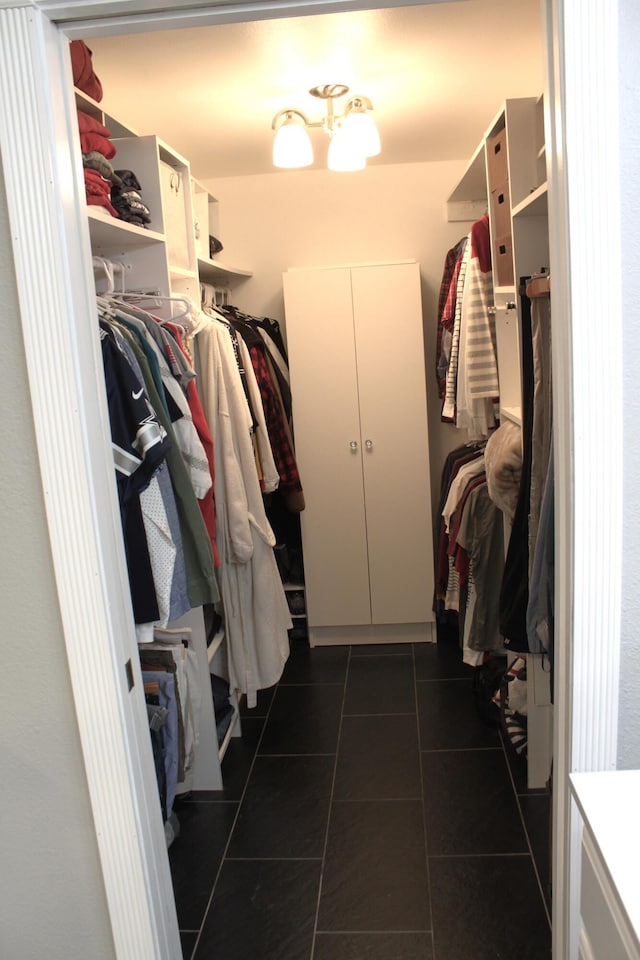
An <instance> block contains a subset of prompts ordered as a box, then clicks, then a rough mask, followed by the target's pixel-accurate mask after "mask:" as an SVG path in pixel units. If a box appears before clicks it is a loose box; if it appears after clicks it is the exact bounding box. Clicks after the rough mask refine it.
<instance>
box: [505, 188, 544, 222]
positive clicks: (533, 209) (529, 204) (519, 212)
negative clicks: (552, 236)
mask: <svg viewBox="0 0 640 960" xmlns="http://www.w3.org/2000/svg"><path fill="white" fill-rule="evenodd" d="M548 207H549V204H548V196H547V183H546V181H545V182H544V183H541V184H540V186H539V187H536V189H535V190H532V191H531V193H530V194H529V196H528V197H525V198H524V200H521V201H520V203H519V204H517V206H515V207H514V208H513V211H512V216H514V217H544V216H546V215H547V213H548Z"/></svg>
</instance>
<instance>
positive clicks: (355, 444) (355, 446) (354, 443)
mask: <svg viewBox="0 0 640 960" xmlns="http://www.w3.org/2000/svg"><path fill="white" fill-rule="evenodd" d="M349 446H350V447H351V449H352V450H353V451H354V453H355V451H356V450H357V449H358V441H357V440H352V441H351V443H350V444H349Z"/></svg>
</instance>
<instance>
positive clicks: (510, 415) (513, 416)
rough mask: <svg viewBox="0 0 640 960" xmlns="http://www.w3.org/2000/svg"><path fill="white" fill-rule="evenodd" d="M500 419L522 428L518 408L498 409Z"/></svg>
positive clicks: (520, 412)
mask: <svg viewBox="0 0 640 960" xmlns="http://www.w3.org/2000/svg"><path fill="white" fill-rule="evenodd" d="M500 417H501V419H502V418H506V419H507V420H511V421H512V422H513V423H517V424H518V426H519V427H521V426H522V410H521V409H520V408H519V407H500Z"/></svg>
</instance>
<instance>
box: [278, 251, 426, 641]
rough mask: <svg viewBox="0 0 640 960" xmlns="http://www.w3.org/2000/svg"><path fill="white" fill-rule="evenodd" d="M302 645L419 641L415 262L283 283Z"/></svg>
mask: <svg viewBox="0 0 640 960" xmlns="http://www.w3.org/2000/svg"><path fill="white" fill-rule="evenodd" d="M284 295H285V314H286V331H287V344H288V351H289V363H290V371H291V388H292V394H293V396H294V398H295V400H294V409H293V420H294V435H295V443H296V456H297V460H298V465H299V468H300V473H301V477H302V483H303V486H304V490H305V502H306V508H305V510H304V512H303V513H302V515H301V521H302V543H303V555H304V570H305V586H306V602H307V617H308V626H309V640H310V643H311V644H312V645H314V644H322V643H357V642H369V643H371V642H394V641H401V640H413V639H416V640H424V639H432V630H433V627H434V624H433V620H434V614H433V611H432V609H431V608H432V599H433V549H432V530H431V510H430V479H429V455H428V430H427V403H426V392H425V369H424V344H423V329H422V305H421V296H420V272H419V266H418V264H417V263H416V262H414V261H402V262H395V263H384V264H372V265H362V266H360V265H357V266H343V267H327V268H310V269H306V268H305V269H290V270H289V271H287V273H285V275H284Z"/></svg>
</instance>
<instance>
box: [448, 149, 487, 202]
mask: <svg viewBox="0 0 640 960" xmlns="http://www.w3.org/2000/svg"><path fill="white" fill-rule="evenodd" d="M486 171H487V163H486V159H485V151H484V141H481V142H480V145H479V146H478V147H477V148H476V151H475V153H474V155H473V156H472V158H471V160H470V161H469V163H468V164H467V169H466V170H465V172H464V173H463V174H462V177H461V178H460V180H459V181H458V185H457V186H456V188H455V189H454V191H453V193H451V194H450V196H449V198H448V200H447V206H448V205H449V204H452V203H454V204H458V203H462V202H484V203H485V204H486V202H487V172H486Z"/></svg>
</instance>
